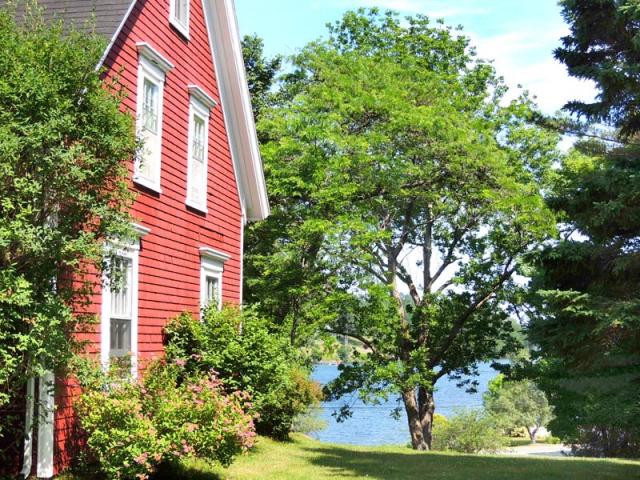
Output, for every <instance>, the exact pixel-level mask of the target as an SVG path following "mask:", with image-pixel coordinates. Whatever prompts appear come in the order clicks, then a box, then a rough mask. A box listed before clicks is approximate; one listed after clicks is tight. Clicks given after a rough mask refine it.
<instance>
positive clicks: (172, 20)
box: [169, 0, 191, 40]
mask: <svg viewBox="0 0 640 480" xmlns="http://www.w3.org/2000/svg"><path fill="white" fill-rule="evenodd" d="M190 3H191V2H190V1H189V0H188V1H187V24H186V25H183V24H182V23H181V22H180V20H178V19H177V18H176V16H175V15H174V14H173V12H175V11H176V9H175V7H176V0H171V1H170V2H169V23H171V25H173V26H174V27H175V29H176V30H178V32H180V33H181V34H182V35H183V36H184V38H186V39H187V40H189V19H190V17H191V6H190Z"/></svg>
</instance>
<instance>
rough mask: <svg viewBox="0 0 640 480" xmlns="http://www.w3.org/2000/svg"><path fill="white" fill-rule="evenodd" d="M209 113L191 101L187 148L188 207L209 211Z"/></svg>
mask: <svg viewBox="0 0 640 480" xmlns="http://www.w3.org/2000/svg"><path fill="white" fill-rule="evenodd" d="M208 132H209V111H208V110H207V109H205V108H203V105H202V104H200V102H198V101H195V100H194V99H193V98H192V99H191V102H190V105H189V135H188V137H189V145H188V148H187V157H188V159H187V205H189V206H190V207H193V208H196V209H198V210H200V211H202V212H206V211H207V157H208V147H209V140H208V136H209V135H208Z"/></svg>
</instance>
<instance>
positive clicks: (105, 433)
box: [76, 363, 255, 479]
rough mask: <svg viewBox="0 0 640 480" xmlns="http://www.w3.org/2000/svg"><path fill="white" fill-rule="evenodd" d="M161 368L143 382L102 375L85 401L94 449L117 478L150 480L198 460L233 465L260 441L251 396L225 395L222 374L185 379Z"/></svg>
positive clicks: (177, 369) (82, 415) (87, 389)
mask: <svg viewBox="0 0 640 480" xmlns="http://www.w3.org/2000/svg"><path fill="white" fill-rule="evenodd" d="M183 374H184V368H183V367H182V366H181V365H178V364H175V363H174V364H172V365H166V364H163V363H156V364H154V365H152V366H150V367H149V369H148V370H147V372H146V374H145V376H144V377H143V379H142V380H141V381H138V382H132V381H127V380H123V379H121V378H119V379H114V378H113V376H109V375H104V376H102V377H101V380H97V379H98V378H100V376H99V375H96V374H95V372H94V373H92V374H91V375H89V376H86V377H85V379H86V381H85V382H84V384H83V386H84V389H83V393H82V395H81V396H80V399H79V401H78V402H77V405H76V408H77V411H78V415H79V419H80V423H81V425H82V427H83V429H84V430H85V431H86V434H87V446H88V448H89V451H90V453H91V454H92V455H93V457H94V458H95V460H97V462H98V464H99V467H100V469H101V470H102V472H103V473H104V474H105V475H106V476H107V477H108V478H110V479H134V478H135V479H145V478H148V476H149V475H150V474H152V473H153V472H154V471H155V470H156V469H157V468H158V466H159V465H160V464H161V463H170V462H175V461H177V460H178V459H180V458H181V457H184V456H189V457H192V456H197V457H201V458H206V459H207V460H210V461H214V462H218V463H220V464H222V465H225V466H226V465H229V464H230V463H231V462H232V461H233V458H234V457H235V456H236V455H238V454H240V453H242V452H244V451H246V450H247V449H249V448H251V447H252V446H253V444H254V440H255V429H254V426H253V418H252V416H251V415H250V414H249V413H247V411H248V410H249V409H250V408H251V403H250V401H249V396H248V394H246V393H244V392H235V393H232V394H227V393H225V391H224V389H223V386H222V382H220V380H218V378H217V377H216V376H215V373H214V372H209V373H208V374H206V375H199V376H190V377H186V378H184V380H183V381H181V382H178V379H179V378H183Z"/></svg>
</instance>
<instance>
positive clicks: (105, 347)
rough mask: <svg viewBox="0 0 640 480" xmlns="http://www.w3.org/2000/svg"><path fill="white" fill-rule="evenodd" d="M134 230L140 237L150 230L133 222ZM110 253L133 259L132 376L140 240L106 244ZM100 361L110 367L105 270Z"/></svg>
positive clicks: (135, 369) (135, 368)
mask: <svg viewBox="0 0 640 480" xmlns="http://www.w3.org/2000/svg"><path fill="white" fill-rule="evenodd" d="M133 229H134V231H135V232H136V233H137V234H138V236H139V237H142V236H144V235H146V234H148V233H149V232H150V229H148V228H146V227H143V226H142V225H138V224H133ZM106 249H107V251H108V253H109V254H114V255H116V256H119V257H122V258H126V259H128V260H129V261H131V286H130V287H129V288H130V289H131V377H132V378H136V377H137V375H138V296H139V279H138V276H139V261H140V240H139V238H138V239H137V240H135V241H133V242H127V243H124V242H122V243H109V244H107V245H106ZM100 317H101V318H100V361H101V363H102V368H104V369H105V370H107V369H108V368H109V363H110V358H109V351H110V347H111V290H110V288H109V278H108V276H107V273H106V272H105V273H104V274H103V276H102V305H101V312H100Z"/></svg>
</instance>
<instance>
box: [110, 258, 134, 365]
mask: <svg viewBox="0 0 640 480" xmlns="http://www.w3.org/2000/svg"><path fill="white" fill-rule="evenodd" d="M132 263H133V262H132V260H131V257H125V256H116V257H115V258H114V259H113V260H112V263H111V286H110V297H111V302H110V303H111V305H110V306H109V358H112V357H125V356H127V355H129V353H130V352H131V324H132V323H133V322H132V320H133V295H132V293H133V292H132V288H131V287H132V286H133V268H132ZM115 280H117V282H115Z"/></svg>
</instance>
